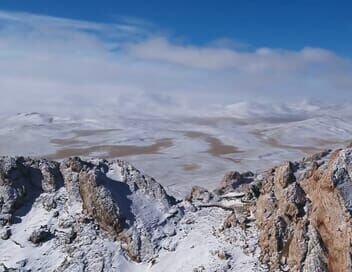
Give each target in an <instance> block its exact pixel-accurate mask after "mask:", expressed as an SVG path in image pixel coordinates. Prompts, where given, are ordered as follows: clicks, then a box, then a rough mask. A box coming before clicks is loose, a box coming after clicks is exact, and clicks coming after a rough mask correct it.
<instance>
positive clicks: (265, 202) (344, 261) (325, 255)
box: [255, 149, 352, 272]
mask: <svg viewBox="0 0 352 272" xmlns="http://www.w3.org/2000/svg"><path fill="white" fill-rule="evenodd" d="M351 162H352V150H351V149H345V150H338V151H336V152H335V153H331V154H330V155H329V156H328V155H327V154H326V153H324V154H322V155H320V156H312V157H311V158H310V159H309V160H307V159H306V160H304V161H302V162H300V163H295V164H294V163H291V162H288V163H285V164H283V165H281V166H278V167H276V168H274V169H272V171H268V172H266V176H265V180H264V181H263V182H262V187H261V189H260V195H259V197H258V200H257V203H256V211H255V217H256V222H257V226H258V228H259V230H260V238H259V245H260V247H261V250H262V251H261V260H262V262H264V263H267V264H268V266H269V267H270V270H271V271H276V270H277V271H279V270H280V269H281V270H282V269H283V270H285V269H290V271H341V272H342V271H351V270H352V259H351V256H352V225H351V222H352V221H351V213H350V208H351V199H352V190H351V188H352V182H351V176H350V173H352V172H351V169H352V168H351V167H352V164H351Z"/></svg>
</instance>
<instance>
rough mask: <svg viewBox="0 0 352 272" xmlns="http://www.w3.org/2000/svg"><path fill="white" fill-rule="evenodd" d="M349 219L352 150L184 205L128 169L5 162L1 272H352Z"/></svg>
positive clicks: (227, 186) (247, 179)
mask: <svg viewBox="0 0 352 272" xmlns="http://www.w3.org/2000/svg"><path fill="white" fill-rule="evenodd" d="M351 215H352V148H346V149H342V150H337V151H334V152H332V151H325V152H322V153H320V154H316V155H314V156H312V157H309V158H305V159H303V160H302V161H299V162H285V163H283V164H282V165H279V166H277V167H275V168H273V169H270V170H268V171H266V172H263V173H252V172H246V173H238V172H236V171H233V172H229V173H227V174H226V175H225V176H224V178H223V180H222V181H221V183H220V184H219V186H218V188H217V189H215V190H214V191H212V192H211V191H209V190H207V189H206V188H202V187H199V186H195V187H193V189H192V191H191V192H190V194H189V195H188V196H187V197H186V198H185V199H184V200H179V201H177V200H176V199H175V198H173V197H172V196H170V195H168V194H167V193H166V191H165V190H164V189H163V187H162V186H161V185H159V184H158V183H157V182H156V181H155V180H154V179H153V178H151V177H148V176H145V175H143V174H142V173H141V172H140V171H138V170H137V169H135V168H134V167H133V166H131V165H130V164H128V163H127V162H124V161H120V160H114V161H110V162H109V161H106V160H97V159H96V160H88V161H84V160H82V159H80V158H69V159H67V160H64V161H62V162H60V163H59V162H51V161H47V160H32V159H29V158H22V157H19V158H9V157H2V158H0V232H1V233H0V238H1V240H0V255H1V256H2V257H1V258H2V259H1V260H2V262H3V264H0V271H12V270H11V269H12V268H13V269H15V271H30V270H32V271H37V270H40V269H41V270H42V271H43V270H44V271H58V272H59V271H133V272H134V271H307V272H308V271H334V272H335V271H338V272H339V271H352V259H351V258H352V257H351V256H352V219H351ZM15 255H16V256H17V257H16V258H13V257H14V256H15ZM18 256H23V258H20V259H18ZM38 256H39V257H38ZM176 260H177V261H176ZM133 263H139V264H138V265H134V264H133ZM8 267H11V268H8Z"/></svg>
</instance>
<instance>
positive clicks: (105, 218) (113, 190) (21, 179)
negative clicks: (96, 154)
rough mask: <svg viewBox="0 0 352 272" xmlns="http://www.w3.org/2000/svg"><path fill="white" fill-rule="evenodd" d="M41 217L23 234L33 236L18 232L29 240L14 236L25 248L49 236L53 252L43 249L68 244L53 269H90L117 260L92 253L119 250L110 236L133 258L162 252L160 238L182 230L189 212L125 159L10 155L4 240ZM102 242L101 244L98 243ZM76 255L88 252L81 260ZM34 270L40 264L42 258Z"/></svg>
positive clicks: (1, 166)
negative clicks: (109, 243)
mask: <svg viewBox="0 0 352 272" xmlns="http://www.w3.org/2000/svg"><path fill="white" fill-rule="evenodd" d="M27 214H30V215H31V216H26V215H27ZM38 215H39V216H43V218H38V221H37V222H33V224H29V227H30V228H32V227H33V231H32V232H31V233H27V234H25V233H23V235H24V236H25V235H27V236H28V237H21V236H19V235H17V234H18V233H17V234H16V233H15V234H16V237H17V238H19V239H21V240H22V241H21V242H18V241H15V240H13V241H12V242H14V243H17V244H18V246H19V247H21V248H22V247H23V248H25V247H26V246H25V245H23V243H27V242H28V243H32V244H33V245H41V244H43V243H46V242H47V243H46V244H48V246H49V244H50V246H49V248H47V249H46V250H47V251H46V250H45V249H43V250H44V251H45V252H44V253H43V251H42V250H40V253H42V254H50V250H53V248H54V247H55V246H59V247H62V248H61V250H60V251H61V253H62V254H64V255H66V256H65V257H64V258H63V259H62V263H59V264H58V265H57V266H56V267H54V266H53V267H50V269H53V268H56V270H57V271H64V270H65V271H67V270H69V271H80V269H79V266H83V268H84V269H83V268H82V269H83V270H84V271H96V270H95V268H96V267H98V266H99V265H100V266H102V265H103V266H104V267H105V266H106V267H109V265H110V266H111V267H112V265H113V264H112V263H111V261H112V259H110V260H106V258H105V257H104V256H101V258H97V257H94V258H92V259H89V258H88V256H89V255H91V254H96V255H99V254H100V255H102V254H101V252H99V251H101V250H102V251H104V250H106V251H111V250H113V248H110V249H109V248H107V247H106V244H107V243H104V241H103V240H105V239H106V240H107V241H112V242H113V241H114V240H117V241H119V243H120V245H121V248H123V249H124V252H125V253H126V254H127V256H128V257H129V258H130V259H131V260H134V261H137V262H142V261H143V262H148V261H151V260H152V259H154V258H156V256H157V253H158V251H159V250H160V241H161V240H165V239H167V238H168V237H171V236H172V235H173V234H174V232H175V228H176V225H177V222H178V221H179V220H180V218H181V217H182V210H181V209H180V208H179V207H178V206H176V200H175V199H174V198H173V197H171V196H169V195H168V194H167V193H166V192H165V190H164V189H163V188H162V187H161V185H159V184H158V183H157V182H156V181H155V180H154V179H153V178H150V177H148V176H145V175H143V174H141V173H140V172H139V171H138V170H137V169H135V168H134V167H132V166H131V165H130V164H128V163H126V162H123V161H119V160H116V161H112V162H108V161H105V160H91V161H82V160H81V159H79V158H70V159H68V160H65V161H63V162H62V163H57V162H50V161H46V160H32V159H26V158H9V157H2V158H1V159H0V219H1V221H0V222H1V229H2V231H3V235H2V236H3V240H8V239H9V238H10V236H11V230H12V228H13V226H15V225H16V224H19V223H20V222H21V221H22V220H27V219H28V220H31V219H33V217H35V216H38ZM29 217H32V218H29ZM23 218H24V219H23ZM99 229H102V230H103V232H100V231H99ZM16 230H17V228H16ZM25 231H27V230H25ZM4 238H5V239H4ZM17 238H16V239H17ZM25 238H26V239H25ZM51 240H53V241H51ZM80 240H81V241H80ZM94 240H95V241H96V243H100V245H96V246H93V244H94ZM99 240H100V241H99ZM10 242H11V241H10ZM10 242H9V243H10ZM1 244H2V246H6V245H5V244H4V242H1ZM85 247H86V248H85ZM78 249H79V250H78ZM85 251H86V252H85ZM75 254H80V255H81V256H82V255H85V256H84V258H83V259H81V260H80V259H77V258H75V257H79V256H76V255H75ZM111 254H114V253H113V252H111ZM54 261H57V260H54ZM82 262H83V263H82ZM84 262H86V263H84ZM109 263H110V264H109ZM51 265H52V264H51ZM32 268H33V269H38V268H39V267H36V265H35V264H34V265H33V266H32ZM111 269H112V268H111ZM106 270H107V271H108V268H106Z"/></svg>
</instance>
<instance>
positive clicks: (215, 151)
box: [184, 131, 240, 157]
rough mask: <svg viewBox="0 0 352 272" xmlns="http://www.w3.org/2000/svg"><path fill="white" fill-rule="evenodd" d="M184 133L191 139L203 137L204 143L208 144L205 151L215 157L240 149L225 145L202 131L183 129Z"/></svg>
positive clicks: (236, 151)
mask: <svg viewBox="0 0 352 272" xmlns="http://www.w3.org/2000/svg"><path fill="white" fill-rule="evenodd" d="M184 134H185V136H186V137H189V138H192V139H197V138H200V139H203V140H204V141H205V142H206V143H208V144H209V149H208V150H207V152H208V153H209V154H211V155H213V156H216V157H219V156H221V155H227V154H233V153H238V152H240V150H239V149H238V148H237V147H236V146H233V145H226V144H224V143H223V142H222V141H220V140H219V139H218V138H216V137H214V136H212V135H210V134H207V133H204V132H200V131H184Z"/></svg>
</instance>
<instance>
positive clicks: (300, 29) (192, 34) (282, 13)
mask: <svg viewBox="0 0 352 272" xmlns="http://www.w3.org/2000/svg"><path fill="white" fill-rule="evenodd" d="M0 8H1V9H3V10H9V11H26V12H31V13H37V14H44V15H51V16H57V17H66V18H72V19H79V20H87V21H96V22H107V23H112V22H116V21H119V20H120V19H121V18H123V17H130V18H135V19H138V20H146V21H149V22H151V23H153V24H155V25H157V26H159V27H160V28H161V29H163V30H164V31H166V32H169V33H171V34H172V35H174V36H177V37H178V39H182V40H183V41H185V42H189V43H192V44H198V45H202V44H206V43H208V42H209V41H212V40H215V39H219V38H231V39H233V40H235V41H237V42H238V44H239V45H240V46H244V45H248V46H253V47H274V48H286V49H296V50H297V49H300V48H302V47H304V46H311V47H320V48H326V49H330V50H333V51H335V52H336V53H338V54H341V55H348V56H351V52H350V51H351V37H352V16H351V12H352V2H351V1H341V0H337V1H325V0H320V1H319V0H305V1H303V0H302V1H297V0H293V1H282V0H281V1H280V0H276V1H272V0H268V1H262V0H261V1H260V0H259V1H258V0H257V1H255V0H254V1H248V0H240V1H233V0H232V1H231V0H220V1H214V0H212V1H209V0H192V1H185V0H178V1H163V0H149V1H142V0H139V1H136V0H129V1H116V0H115V1H114V0H103V1H97V0H85V1H80V0H75V1H72V0H60V1H56V0H31V1H23V0H3V1H1V3H0Z"/></svg>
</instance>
